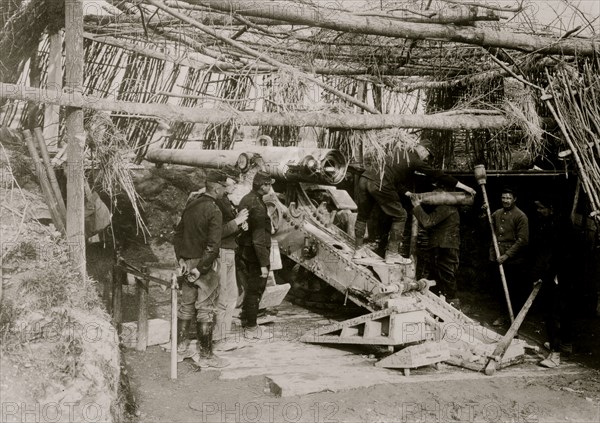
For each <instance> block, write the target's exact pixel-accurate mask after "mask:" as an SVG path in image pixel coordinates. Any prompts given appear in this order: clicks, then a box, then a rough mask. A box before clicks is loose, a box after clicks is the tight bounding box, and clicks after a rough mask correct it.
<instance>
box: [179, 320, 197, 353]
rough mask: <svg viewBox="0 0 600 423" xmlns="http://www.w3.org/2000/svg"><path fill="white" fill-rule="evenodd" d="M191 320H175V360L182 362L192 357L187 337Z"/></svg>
mask: <svg viewBox="0 0 600 423" xmlns="http://www.w3.org/2000/svg"><path fill="white" fill-rule="evenodd" d="M190 322H191V320H182V319H177V359H178V361H183V359H185V358H189V357H191V356H193V355H194V352H193V351H190V349H189V346H190V339H189V337H188V334H189V330H190Z"/></svg>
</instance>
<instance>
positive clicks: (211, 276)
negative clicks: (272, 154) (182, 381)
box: [173, 171, 227, 367]
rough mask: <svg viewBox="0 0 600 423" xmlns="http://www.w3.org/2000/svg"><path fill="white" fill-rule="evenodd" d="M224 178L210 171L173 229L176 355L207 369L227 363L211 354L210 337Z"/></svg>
mask: <svg viewBox="0 0 600 423" xmlns="http://www.w3.org/2000/svg"><path fill="white" fill-rule="evenodd" d="M226 180H227V177H226V175H225V174H223V173H222V172H219V171H209V172H208V173H207V176H206V191H205V192H204V193H203V194H202V195H200V196H199V197H198V198H196V199H194V200H192V201H190V202H188V204H187V205H186V207H185V209H184V211H183V213H182V216H181V220H180V222H179V224H178V225H177V227H176V229H175V236H174V240H173V244H174V247H175V255H176V257H177V261H178V263H179V266H180V270H181V273H182V274H183V275H184V276H185V278H184V282H183V283H182V287H181V288H182V298H181V301H180V305H179V310H178V313H177V318H178V322H177V323H178V329H179V330H178V336H177V337H178V340H177V341H178V353H180V355H182V356H183V357H184V358H185V357H192V356H193V357H194V358H195V359H196V358H198V360H196V361H197V362H198V364H199V365H200V366H201V367H202V366H206V367H224V366H226V365H227V363H226V362H225V361H224V360H222V359H220V358H219V357H217V356H215V355H214V354H213V350H212V348H213V346H212V336H213V329H214V323H215V312H216V309H217V302H218V296H219V270H218V262H217V257H218V255H219V248H220V246H221V235H222V230H223V216H222V213H221V210H220V209H219V207H218V205H217V203H216V201H217V199H219V198H221V197H222V196H223V194H224V193H225V187H226ZM194 316H195V317H196V322H197V325H196V330H197V338H198V344H197V345H198V351H197V354H196V353H195V352H193V351H189V348H188V347H189V340H188V331H189V327H190V322H191V320H192V318H194Z"/></svg>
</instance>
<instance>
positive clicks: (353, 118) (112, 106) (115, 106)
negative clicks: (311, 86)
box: [0, 83, 509, 130]
mask: <svg viewBox="0 0 600 423" xmlns="http://www.w3.org/2000/svg"><path fill="white" fill-rule="evenodd" d="M0 98H5V99H9V100H23V101H31V102H34V103H45V104H58V105H60V106H65V107H67V106H68V107H81V108H87V109H92V110H103V111H111V112H118V113H126V114H129V115H133V116H135V115H140V116H144V117H148V116H152V117H157V118H161V119H165V120H169V121H177V122H193V123H207V124H210V123H212V124H216V123H222V122H225V121H227V120H230V119H234V120H236V121H237V122H239V123H240V124H242V125H249V126H260V125H270V126H292V127H303V126H310V127H323V128H344V129H386V128H423V129H450V130H451V129H484V128H487V129H500V128H503V127H506V126H507V125H509V121H508V119H506V118H505V117H504V116H502V115H490V114H486V115H483V114H482V115H479V114H474V113H470V114H445V113H438V114H432V115H395V114H379V115H368V114H352V113H346V114H335V113H324V112H289V113H261V112H237V111H233V110H218V109H201V108H197V107H182V106H176V105H172V104H154V103H131V102H126V101H115V100H113V99H109V98H99V97H93V96H84V95H82V94H80V93H66V92H59V91H54V90H44V89H39V88H33V87H26V86H23V85H15V84H5V83H0ZM488 113H489V111H488Z"/></svg>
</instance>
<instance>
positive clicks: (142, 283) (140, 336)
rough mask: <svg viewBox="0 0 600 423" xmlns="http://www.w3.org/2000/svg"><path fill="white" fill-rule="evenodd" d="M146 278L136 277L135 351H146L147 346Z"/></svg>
mask: <svg viewBox="0 0 600 423" xmlns="http://www.w3.org/2000/svg"><path fill="white" fill-rule="evenodd" d="M148 285H149V284H148V280H146V279H137V278H136V286H137V296H138V319H137V344H136V347H135V349H136V350H137V351H146V348H147V347H148Z"/></svg>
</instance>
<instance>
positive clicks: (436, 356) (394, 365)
mask: <svg viewBox="0 0 600 423" xmlns="http://www.w3.org/2000/svg"><path fill="white" fill-rule="evenodd" d="M448 359H450V349H449V348H448V344H446V343H445V342H443V341H441V342H433V341H430V342H424V343H423V344H418V345H411V346H408V347H406V348H403V349H401V350H400V351H398V352H397V353H394V354H392V355H389V356H387V357H386V358H384V359H383V360H380V361H378V362H377V363H375V366H376V367H385V368H388V369H406V368H409V369H414V368H416V367H422V366H428V365H431V364H436V363H440V362H442V361H446V360H448Z"/></svg>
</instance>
